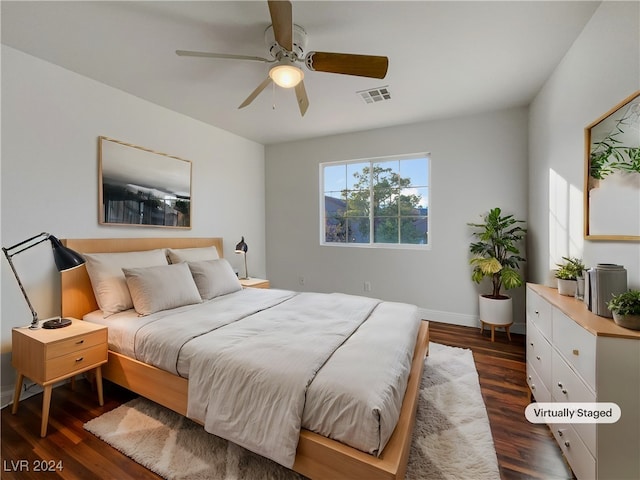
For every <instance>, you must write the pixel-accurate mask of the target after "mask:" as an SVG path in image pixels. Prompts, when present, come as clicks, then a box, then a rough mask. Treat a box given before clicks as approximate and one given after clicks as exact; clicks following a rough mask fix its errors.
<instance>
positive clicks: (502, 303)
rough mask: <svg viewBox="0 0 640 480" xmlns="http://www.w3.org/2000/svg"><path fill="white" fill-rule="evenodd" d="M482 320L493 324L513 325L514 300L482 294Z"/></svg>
mask: <svg viewBox="0 0 640 480" xmlns="http://www.w3.org/2000/svg"><path fill="white" fill-rule="evenodd" d="M480 321H481V322H483V323H489V324H491V325H511V324H512V323H513V300H512V299H511V297H507V298H504V299H496V298H488V297H485V296H483V295H480Z"/></svg>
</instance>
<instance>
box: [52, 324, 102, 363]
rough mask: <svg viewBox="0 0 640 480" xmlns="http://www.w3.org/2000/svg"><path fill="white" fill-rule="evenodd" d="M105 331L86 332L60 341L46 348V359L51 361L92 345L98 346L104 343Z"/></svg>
mask: <svg viewBox="0 0 640 480" xmlns="http://www.w3.org/2000/svg"><path fill="white" fill-rule="evenodd" d="M106 341H107V331H106V329H103V330H98V331H96V332H87V333H85V334H83V335H77V336H75V337H72V338H67V339H65V340H60V341H58V342H55V343H52V344H50V345H48V346H47V359H48V360H50V359H53V358H56V357H61V356H63V355H67V354H70V353H74V352H78V351H80V350H84V349H85V348H89V347H93V346H94V345H100V344H101V343H106Z"/></svg>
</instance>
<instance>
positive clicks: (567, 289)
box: [556, 257, 585, 297]
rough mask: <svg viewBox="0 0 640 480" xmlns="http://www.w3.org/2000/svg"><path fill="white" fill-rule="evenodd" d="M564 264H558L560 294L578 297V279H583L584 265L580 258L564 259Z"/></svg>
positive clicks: (557, 273)
mask: <svg viewBox="0 0 640 480" xmlns="http://www.w3.org/2000/svg"><path fill="white" fill-rule="evenodd" d="M562 259H563V260H564V262H563V263H558V264H556V265H557V266H558V267H559V268H558V271H557V272H556V278H557V279H558V293H559V294H560V295H566V296H569V297H573V296H575V295H576V288H577V286H578V277H582V272H583V271H584V268H585V267H584V264H583V263H582V260H581V259H580V258H575V257H573V258H572V257H562Z"/></svg>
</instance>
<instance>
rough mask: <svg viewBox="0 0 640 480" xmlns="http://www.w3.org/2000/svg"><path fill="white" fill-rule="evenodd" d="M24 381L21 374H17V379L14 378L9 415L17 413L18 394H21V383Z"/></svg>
mask: <svg viewBox="0 0 640 480" xmlns="http://www.w3.org/2000/svg"><path fill="white" fill-rule="evenodd" d="M23 381H24V375H22V374H21V373H19V374H18V378H16V389H15V391H14V392H13V406H12V407H11V413H12V414H14V415H15V414H16V413H18V405H20V393H21V392H22V382H23Z"/></svg>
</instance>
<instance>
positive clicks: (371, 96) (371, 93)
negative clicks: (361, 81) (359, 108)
mask: <svg viewBox="0 0 640 480" xmlns="http://www.w3.org/2000/svg"><path fill="white" fill-rule="evenodd" d="M356 93H357V94H358V95H360V97H361V98H362V100H364V103H376V102H382V101H383V100H391V92H390V91H389V85H385V86H384V87H378V88H370V89H368V90H360V91H359V92H356Z"/></svg>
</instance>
